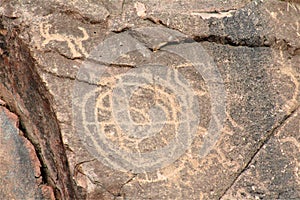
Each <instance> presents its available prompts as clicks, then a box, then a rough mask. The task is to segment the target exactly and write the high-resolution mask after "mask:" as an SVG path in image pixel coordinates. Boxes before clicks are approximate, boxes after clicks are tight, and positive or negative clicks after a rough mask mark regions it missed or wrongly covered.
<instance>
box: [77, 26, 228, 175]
mask: <svg viewBox="0 0 300 200" xmlns="http://www.w3.org/2000/svg"><path fill="white" fill-rule="evenodd" d="M132 33H134V34H132ZM141 36H142V40H141V39H139V38H140V37H141ZM186 38H187V37H186V36H184V35H183V34H181V33H179V32H176V31H173V30H169V29H165V28H141V29H135V30H133V31H132V32H130V31H128V32H123V33H120V34H116V35H114V36H112V37H109V38H107V39H106V40H105V41H103V42H102V43H101V44H99V45H98V46H97V47H96V48H95V50H94V51H93V52H91V53H90V56H89V57H88V58H87V59H86V60H85V61H84V63H83V64H82V66H81V68H80V70H79V72H78V75H77V80H78V81H76V83H75V85H74V90H73V114H74V125H75V128H76V132H77V135H78V136H79V137H80V138H81V140H82V141H83V143H84V144H85V146H86V148H87V149H88V150H89V152H90V153H91V154H92V155H93V156H95V157H96V158H98V159H99V161H101V162H102V163H103V164H105V165H107V166H109V167H111V168H113V169H116V170H120V171H131V172H134V173H141V172H150V171H154V170H157V169H160V168H162V167H164V166H166V165H168V164H171V163H173V162H174V161H175V160H177V159H178V158H179V157H180V156H181V155H183V154H184V153H185V151H186V150H187V149H188V148H189V147H190V146H191V144H192V142H193V139H194V137H195V135H196V132H197V129H198V126H199V121H200V117H199V116H200V115H201V113H200V109H199V103H198V100H197V95H195V92H194V90H193V88H192V87H191V85H190V84H189V82H188V81H187V79H186V78H185V77H184V76H183V75H182V74H181V73H180V72H179V71H178V70H176V69H175V68H172V67H169V66H164V65H163V64H162V63H151V62H150V64H149V62H148V63H147V64H145V63H142V62H140V63H139V64H137V65H135V66H134V67H133V66H130V65H128V66H130V68H129V67H128V66H127V65H125V66H127V67H124V68H123V69H125V68H126V70H123V69H122V67H112V65H115V66H118V64H116V63H118V62H117V60H119V59H120V58H122V59H124V58H125V59H126V56H128V55H129V54H131V53H132V52H138V53H139V54H140V55H142V57H144V58H147V59H148V60H149V59H150V60H151V56H152V55H153V54H154V53H155V51H157V50H160V51H166V52H169V53H172V54H175V55H178V56H180V57H181V58H182V59H183V60H185V61H187V62H189V63H191V64H192V66H193V67H194V68H195V69H196V71H197V72H198V73H199V75H201V76H202V78H203V79H204V81H205V83H206V85H207V88H208V90H209V94H210V99H211V113H210V114H211V118H210V119H211V120H210V123H209V126H208V128H207V133H206V134H205V136H204V139H203V144H202V147H201V150H200V157H203V156H205V155H206V154H207V153H208V152H209V150H210V149H211V147H212V146H213V145H214V144H215V142H216V141H217V139H218V135H219V132H220V130H221V128H222V123H223V120H224V119H225V97H226V94H225V90H224V86H223V81H222V78H221V76H220V73H219V72H218V69H217V68H216V66H215V65H214V62H213V60H212V59H211V58H210V57H209V55H208V54H207V53H206V52H205V50H204V49H203V48H202V47H201V45H199V43H196V42H194V41H191V40H187V39H186ZM153 50H154V51H153ZM114 68H117V70H115V71H114Z"/></svg>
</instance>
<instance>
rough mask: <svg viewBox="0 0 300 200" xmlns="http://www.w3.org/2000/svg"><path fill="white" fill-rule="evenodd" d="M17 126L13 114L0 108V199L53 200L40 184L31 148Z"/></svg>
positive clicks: (52, 195)
mask: <svg viewBox="0 0 300 200" xmlns="http://www.w3.org/2000/svg"><path fill="white" fill-rule="evenodd" d="M2 102H3V101H2ZM18 123H19V122H18V117H17V116H16V115H15V114H13V113H11V112H10V111H9V110H7V109H6V108H5V107H4V106H0V124H1V125H0V137H1V143H0V144H1V146H0V147H1V148H0V153H1V165H0V184H1V187H0V198H1V199H54V193H53V190H52V188H51V187H49V186H46V185H44V184H43V180H42V176H41V171H40V163H39V160H38V158H37V155H36V153H35V150H34V147H33V146H32V144H31V143H30V142H29V141H28V140H27V139H26V138H25V137H24V136H23V133H22V131H21V130H20V129H19V128H18Z"/></svg>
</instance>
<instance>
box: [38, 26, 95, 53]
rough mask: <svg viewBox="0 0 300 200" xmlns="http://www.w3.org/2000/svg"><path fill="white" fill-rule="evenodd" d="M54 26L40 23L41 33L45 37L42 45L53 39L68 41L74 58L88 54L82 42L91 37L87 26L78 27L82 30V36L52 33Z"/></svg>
mask: <svg viewBox="0 0 300 200" xmlns="http://www.w3.org/2000/svg"><path fill="white" fill-rule="evenodd" d="M51 28H52V25H51V24H45V23H41V24H40V33H41V35H42V37H44V38H45V39H44V41H43V42H42V47H45V46H46V45H47V44H49V43H50V42H51V41H56V42H66V43H67V45H68V48H69V50H70V53H71V54H72V58H81V57H84V56H87V55H88V53H87V52H86V50H85V48H84V47H83V44H82V42H83V41H85V40H87V39H89V35H88V33H87V31H86V30H85V28H83V27H78V29H79V30H80V31H81V32H82V34H83V36H82V37H75V36H73V35H67V34H64V33H50V29H51Z"/></svg>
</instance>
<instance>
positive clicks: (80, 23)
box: [0, 0, 300, 200]
mask: <svg viewBox="0 0 300 200" xmlns="http://www.w3.org/2000/svg"><path fill="white" fill-rule="evenodd" d="M0 10H1V12H2V23H3V25H2V26H1V27H0V41H1V43H0V48H1V49H0V55H1V64H0V67H1V68H0V78H1V79H0V97H1V98H2V99H3V100H4V101H5V102H6V106H7V107H9V108H11V110H12V111H13V112H14V113H16V114H18V116H19V119H20V121H21V123H22V126H23V129H24V130H26V133H24V134H25V136H26V138H27V139H28V141H30V143H32V145H33V146H34V148H35V151H36V153H37V157H38V161H36V162H35V163H37V162H40V164H41V166H42V169H43V170H44V171H43V174H44V176H45V177H44V179H45V180H44V181H45V182H46V184H48V185H49V186H50V187H52V188H53V190H54V193H55V197H56V198H57V199H76V198H78V199H134V200H140V199H298V198H300V179H299V177H300V174H299V167H300V161H299V157H300V154H299V152H300V148H299V141H300V138H299V135H300V134H299V131H300V127H299V124H300V123H299V122H300V119H299V114H300V113H299V106H300V103H299V102H300V93H299V92H300V89H299V83H300V50H299V49H300V39H299V38H300V30H299V27H300V5H299V4H297V3H295V2H294V1H292V2H284V1H277V0H270V1H262V0H255V1H250V0H238V1H236V0H235V1H233V0H228V1H223V0H222V1H217V0H216V1H215V0H214V1H207V0H201V1H158V0H155V1H148V0H141V1H131V0H130V1H127V0H126V1H122V0H119V1H118V0H114V1H108V0H107V1H106V0H104V1H101V2H99V1H96V0H95V1H94V0H85V1H77V0H76V1H72V2H66V1H63V0H51V1H40V0H31V1H3V2H2V5H1V9H0ZM141 27H148V28H149V27H152V28H153V27H154V28H160V29H159V30H161V32H155V31H153V30H154V29H150V28H149V29H139V28H141ZM155 30H158V29H155ZM172 31H173V32H172ZM175 31H179V32H180V33H182V34H184V35H185V36H184V37H183V36H178V37H177V38H175V39H174V38H171V39H170V37H168V36H170V35H171V34H172V33H174V32H175ZM179 32H178V35H180V34H179ZM124 33H129V35H130V36H132V37H133V38H134V39H136V40H137V41H139V44H141V45H142V46H143V47H145V49H146V50H145V52H144V53H145V54H149V55H150V56H149V57H147V56H144V55H143V53H141V52H138V51H133V52H130V53H128V54H126V56H123V57H120V58H118V59H115V60H108V61H107V60H105V62H102V63H101V64H103V65H106V66H107V67H108V70H107V73H106V74H105V78H106V79H103V80H102V82H101V81H99V82H93V81H91V80H87V79H86V77H84V76H82V77H81V76H79V75H82V74H78V73H79V72H81V71H80V69H82V66H83V64H84V61H85V60H86V59H87V57H88V56H89V55H90V52H92V51H93V50H94V48H95V47H97V45H99V44H100V43H101V42H103V41H104V40H105V39H107V38H109V37H111V36H119V35H121V34H124ZM169 40H171V42H170V41H169ZM192 40H194V42H191V41H192ZM168 42H169V43H168ZM182 43H184V44H189V43H191V44H198V45H201V47H203V49H204V50H205V52H206V53H208V55H209V56H210V57H211V58H212V60H213V62H214V63H215V65H216V67H217V69H218V71H219V72H220V74H221V78H222V79H223V82H224V88H225V92H226V94H227V95H224V99H226V119H225V122H224V124H223V128H222V130H221V131H220V135H219V138H218V140H217V142H216V143H215V144H213V147H212V149H211V151H210V152H208V155H206V156H204V157H200V158H199V152H200V151H201V148H202V145H203V140H204V139H203V138H205V132H206V131H207V129H208V127H209V122H210V120H211V116H210V114H211V113H210V111H211V106H212V102H213V101H214V99H212V98H211V96H210V93H209V92H210V91H209V87H208V86H207V83H206V81H207V80H206V79H205V77H203V76H201V75H200V74H199V73H198V72H197V71H195V68H194V67H193V66H192V65H191V63H190V62H187V61H186V60H184V59H183V58H182V57H181V56H180V55H176V54H175V53H170V52H168V51H166V49H167V48H168V47H172V45H174V46H176V45H178V44H182ZM122 45H123V44H120V46H122ZM121 48H122V47H120V49H121ZM103 49H105V47H103V48H102V50H103ZM115 50H116V49H114V48H111V49H108V54H109V53H111V54H113V53H114V51H115ZM117 50H118V49H117ZM100 60H101V59H100ZM151 63H160V64H162V65H165V66H168V67H169V68H174V69H176V70H177V71H178V72H180V74H182V75H183V76H184V77H185V78H186V79H187V80H188V81H189V83H190V86H191V88H193V90H194V91H195V93H196V94H197V95H196V96H197V100H198V104H199V110H200V111H201V116H199V119H200V123H199V128H198V129H197V132H196V137H195V138H194V141H193V143H192V145H191V147H190V148H189V149H187V150H186V152H185V153H184V154H183V155H182V156H180V157H179V158H178V159H177V160H176V161H175V162H173V163H172V164H170V165H167V166H164V167H163V168H161V169H158V170H156V171H153V172H145V173H135V172H132V171H119V170H116V169H113V168H111V167H108V166H107V165H105V161H104V160H100V159H97V157H96V156H95V154H94V155H93V154H92V153H90V152H89V151H88V150H87V149H88V147H87V146H86V145H87V144H84V142H85V141H88V140H85V139H83V137H81V136H80V135H78V128H77V126H76V125H77V124H76V119H78V117H77V116H76V115H75V116H74V110H73V109H74V107H72V106H74V99H72V98H74V88H75V86H76V84H81V85H83V86H86V88H89V87H93V86H99V88H100V90H99V91H100V92H99V96H101V95H105V94H106V92H107V91H112V90H113V88H114V87H115V85H116V84H115V83H116V82H114V81H115V79H117V78H116V77H119V76H120V75H122V74H125V73H126V72H128V71H130V70H132V69H135V68H136V67H137V66H139V65H141V64H151ZM97 64H99V62H98V63H93V65H95V69H97ZM147 91H148V93H147V92H145V93H143V92H141V93H140V96H138V95H137V99H136V100H133V101H132V102H131V105H132V107H136V108H140V109H143V108H148V107H149V105H150V104H151V103H152V104H153V102H152V101H153V98H154V97H153V93H154V92H153V90H151V89H149V90H147ZM75 92H78V91H75ZM166 93H168V92H166ZM170 96H172V95H170ZM101 98H103V99H104V100H105V98H104V96H103V97H101ZM108 99H109V97H108ZM104 100H103V101H104ZM108 101H109V100H108ZM75 103H77V104H76V105H75V106H86V105H88V102H78V101H77V102H76V101H75ZM2 104H4V103H2ZM103 104H105V102H104V103H103ZM108 104H109V103H108ZM0 105H1V102H0ZM170 105H171V107H172V106H174V105H176V102H175V103H170ZM138 106H140V107H138ZM147 106H148V107H147ZM168 106H169V105H168ZM168 106H166V107H168ZM108 107H109V106H108ZM175 107H176V106H175ZM3 109H4V108H3ZM175 110H176V109H175ZM102 114H103V113H102ZM135 114H136V115H134V116H133V118H134V117H135V118H136V119H137V120H140V118H141V116H140V115H138V112H137V113H135ZM91 115H92V114H91ZM103 116H104V117H103ZM103 116H102V117H103V118H105V117H107V118H108V119H109V116H111V115H109V114H107V115H103ZM139 117H140V118H139ZM158 117H160V116H158ZM166 129H167V130H166V131H165V133H166V134H165V135H162V138H164V139H165V140H163V139H159V138H158V139H157V138H156V139H153V140H151V139H149V140H147V141H145V142H144V143H142V145H140V146H138V147H139V150H141V151H144V152H147V151H149V150H155V148H157V146H159V145H163V142H164V141H169V139H170V138H172V137H173V135H172V134H173V132H174V131H173V129H172V126H169V127H167V128H166ZM114 131H115V132H117V131H118V130H117V129H116V128H114V127H113V126H111V127H109V128H107V132H110V133H113V132H114ZM172 131H173V132H172ZM3 137H5V135H3ZM21 138H22V137H21ZM111 138H114V136H113V135H112V136H111ZM114 139H115V140H114V142H116V141H119V140H118V139H120V138H114ZM24 140H25V139H24ZM26 141H27V140H26ZM28 141H27V142H23V143H24V144H25V143H26V144H27V143H28ZM119 145H120V147H124V146H125V148H127V149H130V150H133V151H134V150H135V147H132V146H133V145H132V144H131V143H130V142H128V141H126V142H124V141H123V143H122V141H121V143H120V144H119ZM25 146H26V145H25ZM90 146H92V144H90ZM18 148H19V147H18ZM22 148H23V147H22ZM32 148H33V147H31V149H32ZM1 149H2V147H0V150H1ZM95 151H96V150H95ZM6 154H7V156H6V157H7V159H10V162H13V161H14V159H12V158H11V157H9V156H10V155H9V154H8V152H6ZM6 154H5V155H6ZM3 155H4V154H3ZM22 158H23V157H22ZM32 168H34V167H32ZM5 171H6V170H4V168H2V167H0V172H1V173H2V172H3V173H4V172H5ZM30 173H36V171H34V170H33V172H30ZM13 178H15V177H13ZM0 180H1V179H0ZM32 180H33V179H32ZM35 181H36V180H35ZM1 189H2V190H4V188H1V186H0V191H1ZM34 191H36V190H34ZM20 195H21V194H20ZM39 195H40V193H39Z"/></svg>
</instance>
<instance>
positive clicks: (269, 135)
mask: <svg viewBox="0 0 300 200" xmlns="http://www.w3.org/2000/svg"><path fill="white" fill-rule="evenodd" d="M299 109H300V106H298V107H297V108H296V109H294V110H293V111H292V112H291V113H290V114H288V115H286V116H285V117H283V119H282V120H281V121H280V122H278V123H277V125H276V126H275V127H274V128H273V129H272V130H270V131H268V132H267V135H266V138H265V139H264V140H262V141H261V144H260V145H259V147H258V149H257V150H256V151H255V152H254V154H253V155H252V156H251V158H250V159H249V161H248V162H247V163H246V164H245V166H244V168H243V169H242V170H241V171H240V173H239V174H238V175H237V176H236V177H235V179H234V180H233V181H232V182H231V184H230V185H229V186H228V187H227V188H226V189H225V190H224V192H223V193H222V194H221V195H220V198H219V199H222V198H223V196H224V195H225V194H226V193H227V191H228V190H229V189H230V188H231V187H232V186H233V185H234V183H235V182H236V181H237V180H238V179H239V177H240V176H241V175H242V174H243V173H244V172H245V171H246V170H247V169H248V167H249V165H250V163H251V162H252V161H253V160H254V159H255V157H256V155H257V154H258V152H259V151H260V150H261V149H262V148H263V146H264V145H265V144H266V143H267V142H268V141H269V140H270V139H271V137H272V136H274V135H275V133H276V132H278V131H280V130H281V128H282V127H284V126H285V124H286V123H288V121H289V120H290V119H291V118H292V117H294V116H295V115H296V114H297V110H299Z"/></svg>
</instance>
